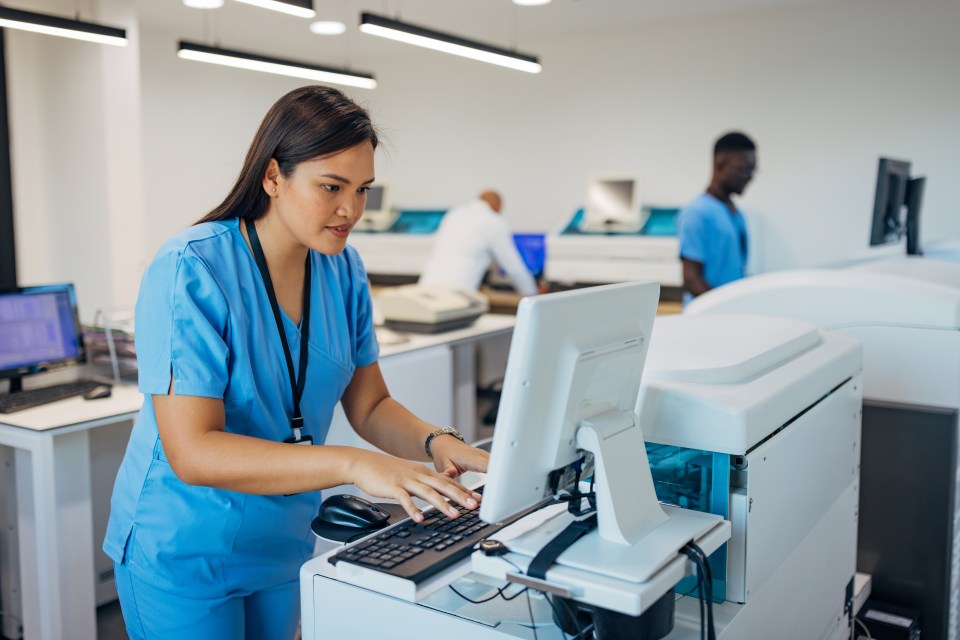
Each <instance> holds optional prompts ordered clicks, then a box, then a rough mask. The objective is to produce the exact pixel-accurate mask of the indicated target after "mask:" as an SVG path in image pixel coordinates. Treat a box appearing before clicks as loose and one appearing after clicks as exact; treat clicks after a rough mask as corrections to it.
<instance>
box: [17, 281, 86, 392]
mask: <svg viewBox="0 0 960 640" xmlns="http://www.w3.org/2000/svg"><path fill="white" fill-rule="evenodd" d="M83 362H86V353H85V351H84V346H83V332H82V328H81V326H80V320H79V317H78V315H77V299H76V295H75V293H74V290H73V285H72V284H58V285H47V286H39V287H21V288H18V289H14V290H11V291H5V292H0V378H10V380H11V382H10V391H12V392H15V391H19V390H20V388H21V380H20V379H21V377H22V376H24V375H30V374H34V373H41V372H43V371H48V370H50V369H55V368H59V367H63V366H69V365H75V364H80V363H83Z"/></svg>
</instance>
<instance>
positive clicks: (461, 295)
mask: <svg viewBox="0 0 960 640" xmlns="http://www.w3.org/2000/svg"><path fill="white" fill-rule="evenodd" d="M376 301H377V306H378V308H379V311H380V314H382V316H383V324H384V325H385V326H386V327H388V328H390V329H394V330H396V331H410V332H413V333H439V332H441V331H450V330H452V329H460V328H462V327H466V326H469V325H471V324H472V323H473V322H474V321H475V320H476V319H477V318H479V317H480V316H482V315H483V314H484V313H486V312H487V311H488V310H489V308H490V305H489V303H488V302H487V299H486V297H484V296H483V295H481V294H479V293H476V292H474V291H466V290H463V289H454V288H451V287H438V286H421V285H416V284H411V285H403V286H399V287H390V288H387V289H384V290H382V291H381V292H380V293H378V294H377V297H376Z"/></svg>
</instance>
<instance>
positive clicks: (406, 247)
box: [350, 232, 433, 282]
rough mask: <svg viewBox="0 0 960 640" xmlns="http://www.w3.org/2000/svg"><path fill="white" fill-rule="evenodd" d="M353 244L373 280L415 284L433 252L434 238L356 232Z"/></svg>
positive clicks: (351, 240) (419, 235) (417, 235)
mask: <svg viewBox="0 0 960 640" xmlns="http://www.w3.org/2000/svg"><path fill="white" fill-rule="evenodd" d="M350 244H351V245H352V246H353V248H354V249H356V250H357V252H358V253H359V254H360V257H361V258H363V265H364V267H365V268H366V270H367V273H368V274H370V276H371V278H375V277H381V278H386V279H388V280H391V279H393V280H395V281H397V282H416V281H417V278H419V277H420V274H421V273H422V272H423V268H424V266H426V264H427V259H428V258H429V257H430V252H431V251H432V250H433V234H432V233H431V234H422V235H421V234H414V233H389V232H382V233H363V232H360V233H357V232H355V233H351V234H350ZM375 281H376V280H375Z"/></svg>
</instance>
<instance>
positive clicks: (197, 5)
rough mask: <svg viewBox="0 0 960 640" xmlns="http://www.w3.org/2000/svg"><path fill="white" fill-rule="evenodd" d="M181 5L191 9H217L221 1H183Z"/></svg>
mask: <svg viewBox="0 0 960 640" xmlns="http://www.w3.org/2000/svg"><path fill="white" fill-rule="evenodd" d="M183 4H184V5H186V6H188V7H190V8H191V9H219V8H220V7H222V6H223V0H183Z"/></svg>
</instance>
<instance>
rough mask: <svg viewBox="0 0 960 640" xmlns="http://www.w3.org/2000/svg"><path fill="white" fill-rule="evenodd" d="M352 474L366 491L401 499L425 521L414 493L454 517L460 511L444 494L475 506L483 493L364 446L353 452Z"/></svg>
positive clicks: (405, 507) (411, 512)
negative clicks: (414, 500)
mask: <svg viewBox="0 0 960 640" xmlns="http://www.w3.org/2000/svg"><path fill="white" fill-rule="evenodd" d="M450 439H451V440H456V438H450ZM457 442H459V441H457ZM461 444H462V443H461ZM481 453H485V452H481ZM438 468H439V467H438ZM484 468H486V462H484ZM351 476H352V480H353V484H355V485H356V486H357V487H359V488H360V489H361V490H363V491H364V492H366V493H369V494H370V495H372V496H376V497H378V498H392V499H393V500H396V501H397V502H399V503H400V506H402V507H403V510H404V511H406V512H407V515H409V516H410V517H411V518H413V520H414V521H415V522H422V521H423V514H422V513H420V510H419V509H418V508H417V505H415V504H414V502H413V497H417V498H421V499H423V500H426V501H427V502H429V503H430V504H432V505H433V506H434V507H436V508H437V509H439V510H440V512H441V513H443V514H445V515H447V516H450V517H454V518H455V517H457V516H458V515H459V514H460V512H459V511H458V510H457V509H456V507H454V506H453V505H451V504H449V503H448V502H447V501H446V500H445V499H444V498H449V499H451V500H453V501H454V502H457V503H459V504H462V505H463V506H465V507H467V508H469V509H474V508H476V506H477V504H478V502H479V500H480V494H478V493H474V492H473V491H470V490H468V489H466V488H465V487H464V486H463V485H462V484H460V483H459V482H456V481H454V480H453V476H451V475H450V474H448V473H437V472H435V471H432V470H431V469H429V468H428V467H426V466H424V465H422V464H419V463H416V462H410V461H409V460H402V459H400V458H394V457H392V456H388V455H385V454H381V453H375V452H373V451H366V450H363V449H357V450H356V453H355V454H354V460H353V464H352V468H351Z"/></svg>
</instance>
